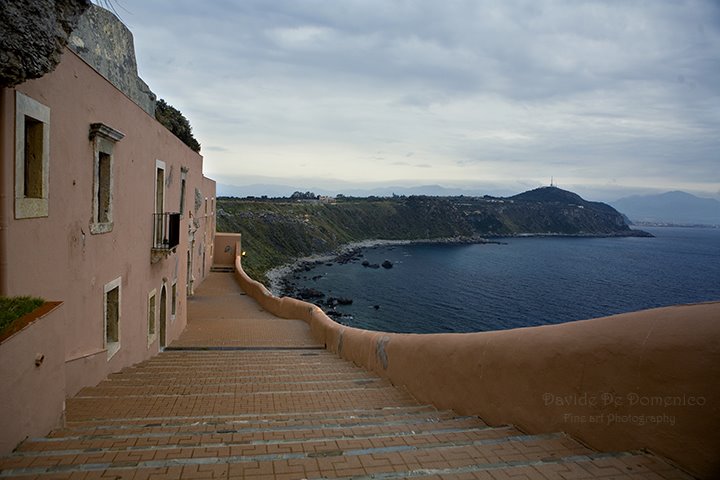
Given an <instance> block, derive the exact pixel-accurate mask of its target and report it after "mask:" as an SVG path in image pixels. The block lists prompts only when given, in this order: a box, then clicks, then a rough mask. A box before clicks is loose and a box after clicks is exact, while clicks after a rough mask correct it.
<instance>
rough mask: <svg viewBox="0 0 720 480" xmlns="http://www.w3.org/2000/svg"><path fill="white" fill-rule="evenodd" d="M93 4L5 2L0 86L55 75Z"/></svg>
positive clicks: (79, 0) (0, 16)
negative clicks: (73, 36) (81, 18)
mask: <svg viewBox="0 0 720 480" xmlns="http://www.w3.org/2000/svg"><path fill="white" fill-rule="evenodd" d="M89 6H90V0H32V1H28V0H2V8H0V86H3V87H12V86H14V85H18V84H20V83H23V82H24V81H26V80H30V79H33V78H39V77H42V76H43V75H45V74H46V73H50V72H52V71H53V70H54V69H55V67H56V66H57V64H58V63H60V57H61V56H62V52H63V49H64V47H65V45H66V44H67V42H68V37H69V35H70V33H71V32H72V31H73V29H74V28H75V26H76V25H77V23H78V21H79V19H80V16H81V15H82V14H83V12H85V11H86V10H87V9H88V7H89Z"/></svg>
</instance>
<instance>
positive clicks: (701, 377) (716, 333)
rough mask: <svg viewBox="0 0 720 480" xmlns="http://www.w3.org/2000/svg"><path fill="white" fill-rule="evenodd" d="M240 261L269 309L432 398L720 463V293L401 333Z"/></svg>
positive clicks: (702, 466)
mask: <svg viewBox="0 0 720 480" xmlns="http://www.w3.org/2000/svg"><path fill="white" fill-rule="evenodd" d="M236 251H238V252H239V251H241V250H240V248H239V246H238V248H237V250H236ZM235 265H236V276H237V279H238V281H239V282H240V285H241V287H242V288H243V290H245V292H246V293H247V294H248V295H250V296H251V297H253V298H254V299H255V300H257V301H258V303H260V305H261V306H262V307H263V308H265V309H266V310H268V311H270V312H272V313H273V314H275V315H277V316H280V317H283V318H296V319H302V320H305V321H306V322H308V323H309V325H310V327H311V329H312V333H313V335H314V336H315V338H316V340H318V341H320V342H321V343H324V344H325V346H326V347H327V348H328V349H329V350H331V351H333V352H335V353H337V354H338V355H339V356H341V357H342V358H345V359H347V360H351V361H353V362H354V363H355V364H357V365H360V366H363V367H365V368H368V369H370V370H372V371H374V372H376V373H378V374H379V375H381V376H383V377H386V378H388V379H389V380H390V381H391V382H393V383H394V384H396V385H404V386H405V387H406V388H407V389H408V390H409V391H410V392H411V393H412V394H413V395H414V396H415V397H416V398H417V399H418V400H420V401H422V402H429V403H432V404H433V405H435V406H436V407H438V408H442V409H453V410H455V411H456V412H458V413H460V414H473V415H478V416H480V417H482V418H483V419H484V420H485V421H486V422H488V423H489V424H492V425H499V424H514V425H517V426H518V427H520V428H522V429H524V430H525V431H527V432H528V433H543V432H554V431H564V432H567V433H569V434H571V435H573V436H575V437H576V438H579V439H580V440H582V441H584V442H586V443H588V444H589V445H591V446H592V447H594V448H597V449H599V450H604V451H621V450H637V449H649V450H651V451H654V452H655V453H658V454H660V455H663V456H665V457H667V458H669V459H671V460H673V461H675V462H677V463H678V464H679V465H681V466H683V467H684V468H686V469H688V470H689V471H690V472H692V473H694V474H695V475H699V476H701V477H703V478H716V477H717V475H718V474H720V458H719V457H718V452H720V433H719V432H720V302H716V303H705V304H698V305H685V306H678V307H668V308H659V309H653V310H646V311H641V312H635V313H628V314H623V315H615V316H611V317H606V318H602V319H594V320H584V321H578V322H571V323H565V324H560V325H548V326H542V327H529V328H521V329H515V330H504V331H495V332H482V333H469V334H421V335H416V334H392V333H383V332H372V331H367V330H360V329H356V328H351V327H345V326H342V325H339V324H338V323H336V322H334V321H333V320H331V319H330V318H328V317H327V316H326V315H325V314H324V313H323V312H322V310H321V309H320V308H318V307H316V306H315V305H311V304H309V303H306V302H302V301H300V300H296V299H292V298H287V297H284V298H278V297H274V296H273V295H272V294H271V293H270V292H269V291H268V290H267V289H266V288H265V287H264V286H263V285H262V284H260V283H259V282H256V281H254V280H252V279H251V278H250V277H248V276H247V274H245V272H244V271H243V270H242V264H241V257H237V258H236V263H235Z"/></svg>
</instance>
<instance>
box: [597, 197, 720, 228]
mask: <svg viewBox="0 0 720 480" xmlns="http://www.w3.org/2000/svg"><path fill="white" fill-rule="evenodd" d="M610 204H611V205H612V206H613V207H615V208H616V209H617V210H618V211H619V212H621V213H623V214H624V215H626V216H627V217H628V218H629V219H630V220H631V221H632V222H635V223H671V224H677V225H720V201H718V200H715V199H712V198H702V197H696V196H695V195H691V194H689V193H686V192H679V191H675V192H667V193H662V194H659V195H633V196H631V197H625V198H621V199H619V200H616V201H614V202H610Z"/></svg>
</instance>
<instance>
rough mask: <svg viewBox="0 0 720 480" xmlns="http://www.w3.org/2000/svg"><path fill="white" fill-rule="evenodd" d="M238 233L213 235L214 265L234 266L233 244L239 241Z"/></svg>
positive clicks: (239, 235)
mask: <svg viewBox="0 0 720 480" xmlns="http://www.w3.org/2000/svg"><path fill="white" fill-rule="evenodd" d="M240 237H241V234H239V233H216V234H215V256H214V257H213V263H215V265H229V266H232V265H234V264H235V244H236V243H237V242H238V241H240Z"/></svg>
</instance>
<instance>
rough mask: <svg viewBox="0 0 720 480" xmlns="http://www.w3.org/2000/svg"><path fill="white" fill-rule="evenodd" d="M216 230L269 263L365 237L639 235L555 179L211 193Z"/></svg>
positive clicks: (260, 269)
mask: <svg viewBox="0 0 720 480" xmlns="http://www.w3.org/2000/svg"><path fill="white" fill-rule="evenodd" d="M217 226H218V231H221V232H240V233H242V234H243V249H244V250H245V251H247V252H248V255H247V257H246V259H245V260H244V266H245V267H246V270H247V271H248V273H249V274H250V275H251V276H254V277H255V278H258V279H262V280H264V279H265V272H266V271H267V270H269V269H270V268H273V267H276V266H279V265H282V264H284V263H288V262H291V261H292V260H293V259H295V258H297V257H303V256H307V255H312V254H316V253H323V252H330V251H332V250H335V249H337V248H338V247H339V246H341V245H343V244H346V243H349V242H354V241H361V240H368V239H390V240H425V239H439V238H458V237H462V238H465V239H472V238H477V237H499V236H511V235H517V234H552V235H613V236H614V235H621V236H630V235H641V234H642V233H644V232H637V231H634V230H630V228H629V227H628V225H627V224H626V223H625V220H624V218H623V217H622V215H620V214H619V213H618V212H617V211H615V210H614V209H613V208H612V207H610V206H608V205H605V204H602V203H595V202H587V201H585V200H583V199H582V198H580V197H579V196H578V195H575V194H574V193H572V192H567V191H565V190H561V189H559V188H555V187H546V188H541V189H536V190H533V191H530V192H526V193H524V194H520V195H516V196H514V197H510V198H500V197H487V196H486V197H462V196H461V197H426V196H410V197H394V198H349V197H345V198H340V199H338V200H337V201H336V202H334V203H323V202H320V201H317V200H302V201H291V200H289V199H275V200H266V199H253V200H249V199H236V198H218V201H217Z"/></svg>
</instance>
